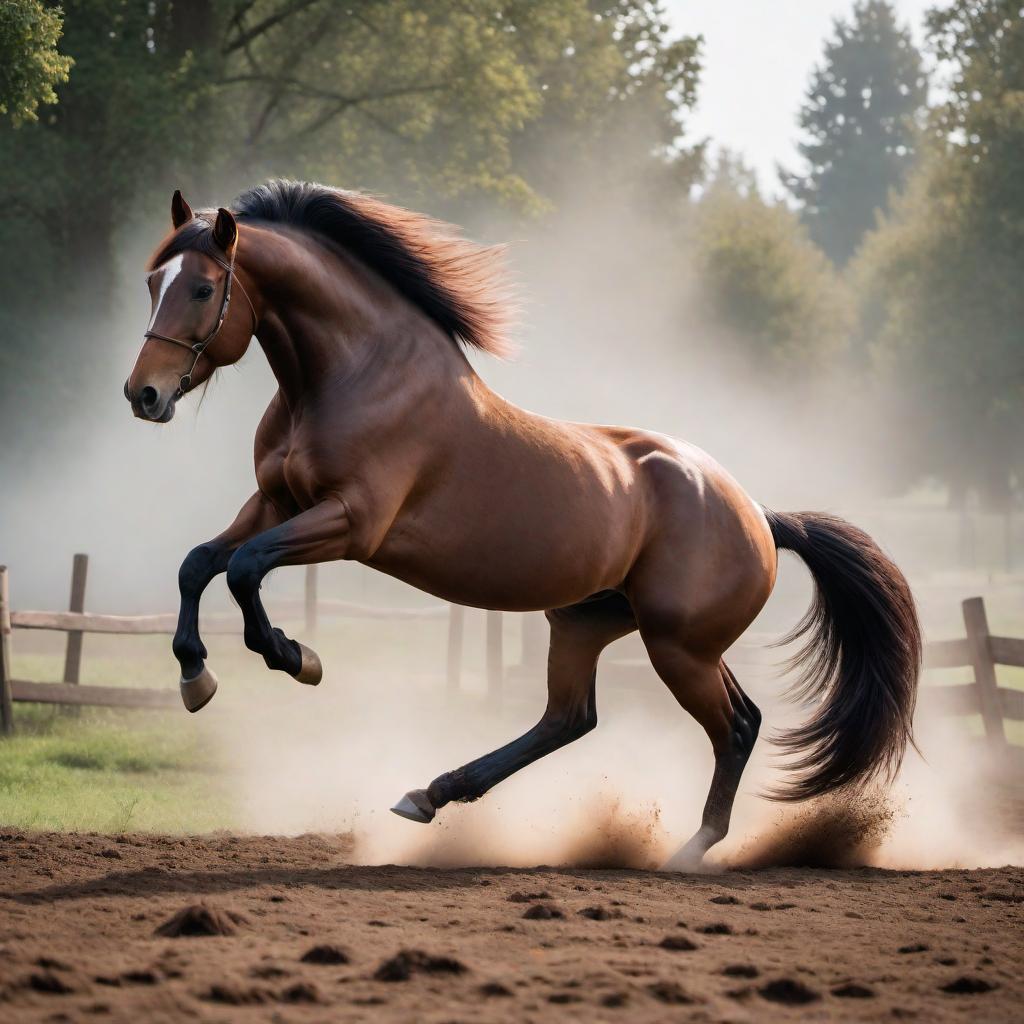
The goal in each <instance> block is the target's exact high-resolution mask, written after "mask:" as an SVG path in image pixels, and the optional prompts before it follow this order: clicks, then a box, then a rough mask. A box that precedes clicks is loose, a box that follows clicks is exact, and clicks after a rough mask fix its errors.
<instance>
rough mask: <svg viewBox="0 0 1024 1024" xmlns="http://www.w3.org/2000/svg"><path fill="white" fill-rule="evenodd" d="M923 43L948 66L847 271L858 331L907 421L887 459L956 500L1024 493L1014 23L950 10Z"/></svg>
mask: <svg viewBox="0 0 1024 1024" xmlns="http://www.w3.org/2000/svg"><path fill="white" fill-rule="evenodd" d="M929 27H930V36H931V40H932V43H933V46H934V47H935V51H936V54H937V56H938V57H939V58H940V59H942V60H943V61H946V62H948V65H949V67H950V68H951V81H950V88H949V94H948V96H949V98H948V100H947V101H946V102H945V103H943V104H942V105H941V106H940V107H938V108H937V109H936V110H935V111H934V112H933V114H932V117H931V119H930V130H931V131H930V139H929V143H928V146H927V149H926V152H925V154H924V158H923V162H922V166H921V168H920V170H919V171H918V172H916V173H915V175H914V177H913V179H912V181H911V183H910V186H909V188H908V190H907V194H906V195H905V196H904V197H903V198H902V199H901V200H900V201H899V202H898V203H897V204H896V206H895V208H894V209H893V211H892V213H891V215H890V216H889V217H888V218H886V219H885V220H884V221H883V223H882V225H881V226H880V228H879V229H878V230H877V231H876V232H874V233H873V235H872V236H869V239H868V241H867V242H866V244H865V246H864V251H863V253H862V254H861V255H860V256H859V257H858V260H857V263H856V265H855V268H854V271H855V276H856V279H857V281H858V284H859V288H858V291H859V293H860V295H861V310H862V331H863V334H864V336H865V338H867V339H868V341H869V343H870V344H871V346H872V353H873V357H874V362H875V366H876V371H877V375H878V379H879V380H880V381H881V382H883V384H885V385H887V388H888V391H889V395H890V400H891V402H892V403H893V405H894V407H895V406H896V405H897V404H898V406H899V408H900V409H901V410H902V411H903V417H904V420H903V421H904V422H907V423H913V424H916V425H917V426H916V429H914V430H907V431H905V432H902V433H901V434H899V435H897V436H895V437H894V438H893V442H894V443H893V445H892V449H891V450H892V452H893V454H898V455H900V456H902V460H901V461H902V467H903V468H905V469H906V470H908V471H909V472H911V473H912V474H913V475H914V476H921V475H931V476H934V477H937V478H939V479H941V480H943V481H945V482H946V483H947V484H948V485H949V486H950V491H951V495H952V496H953V498H954V499H956V498H959V497H960V496H962V495H963V494H964V493H965V492H966V491H967V490H969V489H975V490H977V491H978V492H979V493H981V494H982V496H983V497H984V498H985V499H986V500H987V501H988V502H989V503H990V504H993V505H996V506H997V507H1005V503H1006V501H1007V500H1008V497H1009V495H1010V492H1011V490H1012V488H1013V487H1017V488H1018V489H1019V488H1020V486H1021V483H1022V481H1024V474H1022V470H1024V459H1022V456H1021V447H1020V438H1021V433H1022V430H1024V402H1022V399H1024V347H1022V345H1021V324H1022V323H1024V291H1022V289H1021V287H1020V268H1021V266H1022V265H1024V263H1022V261H1024V196H1022V195H1021V190H1020V187H1019V168H1020V167H1021V161H1022V160H1024V13H1022V11H1021V9H1020V5H1019V4H1018V3H1015V2H1014V3H1010V2H1006V0H985V2H980V0H957V2H955V3H953V4H951V5H950V6H948V7H946V8H944V9H942V10H939V11H936V12H933V14H932V15H931V16H930V19H929Z"/></svg>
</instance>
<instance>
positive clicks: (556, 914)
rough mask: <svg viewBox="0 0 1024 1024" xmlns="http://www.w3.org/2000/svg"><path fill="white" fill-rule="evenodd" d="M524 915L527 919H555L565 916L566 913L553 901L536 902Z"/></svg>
mask: <svg viewBox="0 0 1024 1024" xmlns="http://www.w3.org/2000/svg"><path fill="white" fill-rule="evenodd" d="M523 917H525V918H526V920H527V921H554V920H556V919H557V918H562V917H565V914H563V913H562V911H561V910H559V909H558V907H556V906H555V905H554V904H553V903H535V904H534V905H533V906H532V907H530V909H529V910H527V911H525V912H524V914H523Z"/></svg>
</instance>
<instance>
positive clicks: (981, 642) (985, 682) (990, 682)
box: [963, 597, 1006, 751]
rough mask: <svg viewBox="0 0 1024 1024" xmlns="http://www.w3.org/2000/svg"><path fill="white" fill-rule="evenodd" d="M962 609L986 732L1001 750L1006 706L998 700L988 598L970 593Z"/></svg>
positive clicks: (992, 743)
mask: <svg viewBox="0 0 1024 1024" xmlns="http://www.w3.org/2000/svg"><path fill="white" fill-rule="evenodd" d="M963 612H964V626H966V628H967V642H968V644H969V645H970V648H971V664H972V666H973V668H974V681H975V683H976V684H977V687H978V703H979V705H980V706H981V719H982V721H983V722H984V724H985V735H986V737H987V738H988V742H989V743H990V744H991V746H992V747H993V748H994V749H996V750H999V751H1002V750H1003V749H1005V747H1006V730H1005V729H1004V727H1003V710H1002V707H1001V706H1000V702H999V690H998V684H997V682H996V666H995V662H994V661H993V660H992V648H991V646H990V644H989V632H988V617H987V616H986V614H985V602H984V601H983V600H982V599H981V598H980V597H969V598H968V599H967V600H966V601H964V603H963Z"/></svg>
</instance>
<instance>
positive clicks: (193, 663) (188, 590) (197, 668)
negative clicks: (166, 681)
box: [171, 492, 281, 712]
mask: <svg viewBox="0 0 1024 1024" xmlns="http://www.w3.org/2000/svg"><path fill="white" fill-rule="evenodd" d="M279 522H281V516H280V514H279V513H278V512H277V510H276V509H275V508H274V506H273V505H272V504H271V503H270V502H269V501H268V500H267V499H266V498H265V497H264V496H263V495H262V494H260V493H259V492H257V493H256V494H254V495H253V496H252V497H251V498H250V499H249V500H248V501H247V502H246V503H245V504H244V505H243V506H242V508H241V510H240V511H239V513H238V515H237V516H236V517H235V521H234V522H233V523H232V524H231V525H230V526H229V527H228V528H227V529H226V530H225V531H224V532H223V533H221V534H219V535H218V536H217V537H214V539H213V540H211V541H207V542H206V543H205V544H200V545H199V546H198V547H195V548H193V549H192V550H191V551H190V552H189V553H188V554H187V555H186V556H185V560H184V561H183V562H182V563H181V568H180V569H179V570H178V591H179V592H180V594H181V605H180V608H179V611H178V627H177V629H176V631H175V633H174V639H173V640H172V641H171V649H172V650H173V651H174V656H175V658H177V659H178V664H179V665H181V681H180V686H181V699H182V701H183V702H184V704H185V707H186V708H187V709H188V710H189V711H192V712H195V711H199V710H200V708H204V707H205V706H206V705H207V704H209V702H210V701H211V699H212V698H213V695H214V694H215V693H216V692H217V677H216V676H215V675H214V674H213V672H211V671H210V669H208V668H207V667H206V646H205V644H204V643H203V640H202V637H201V636H200V635H199V602H200V600H201V598H202V596H203V591H204V590H206V588H207V587H208V586H209V584H210V582H211V581H212V580H213V578H214V577H215V576H218V575H220V573H222V572H224V571H225V570H226V569H227V567H228V562H229V561H230V559H231V556H232V555H233V554H234V552H235V551H237V550H238V548H239V547H240V546H241V545H242V544H243V543H244V542H245V541H246V540H248V539H249V538H250V537H252V536H255V535H256V534H257V533H259V532H260V531H261V530H266V529H267V528H268V527H270V526H273V525H274V524H275V523H279Z"/></svg>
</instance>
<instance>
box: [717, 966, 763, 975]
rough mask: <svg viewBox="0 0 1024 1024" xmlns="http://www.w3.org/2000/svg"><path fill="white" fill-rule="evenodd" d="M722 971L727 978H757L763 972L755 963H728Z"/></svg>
mask: <svg viewBox="0 0 1024 1024" xmlns="http://www.w3.org/2000/svg"><path fill="white" fill-rule="evenodd" d="M722 973H723V974H724V975H725V976H726V977H727V978H756V977H757V976H758V975H759V974H760V973H761V972H760V971H759V970H758V969H757V968H756V967H755V966H754V965H753V964H726V966H725V967H723V968H722Z"/></svg>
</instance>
